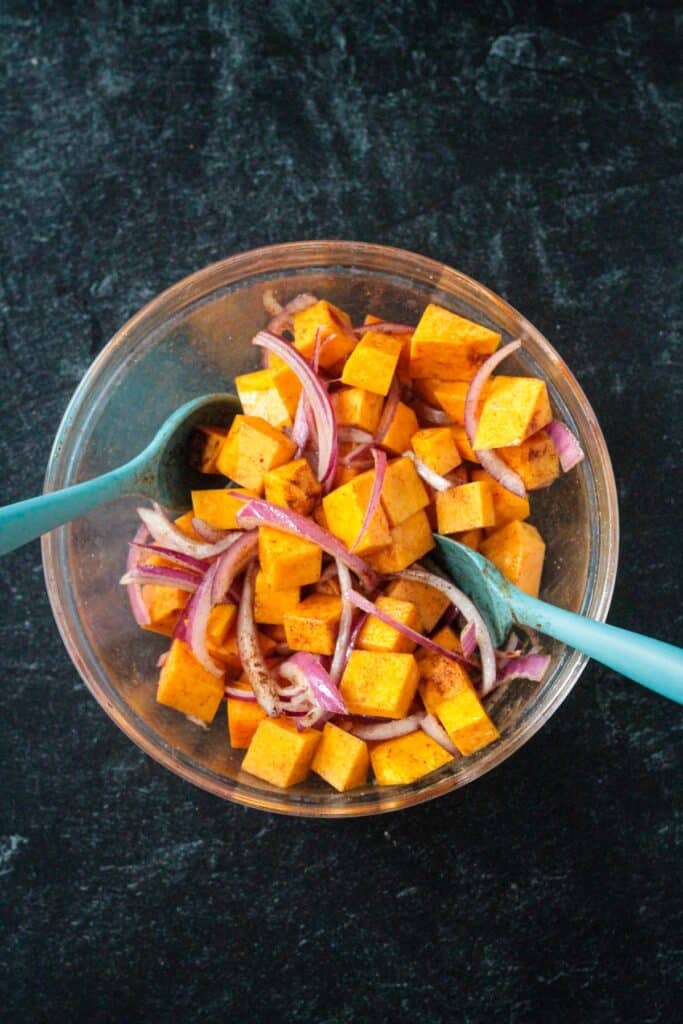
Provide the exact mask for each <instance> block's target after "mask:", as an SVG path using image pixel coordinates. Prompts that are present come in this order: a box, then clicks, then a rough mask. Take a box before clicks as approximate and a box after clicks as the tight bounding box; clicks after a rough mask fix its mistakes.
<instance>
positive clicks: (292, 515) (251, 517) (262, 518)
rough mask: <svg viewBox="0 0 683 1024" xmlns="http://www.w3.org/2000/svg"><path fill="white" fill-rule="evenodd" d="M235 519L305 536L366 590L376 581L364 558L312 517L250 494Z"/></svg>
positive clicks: (245, 524) (242, 524) (247, 524)
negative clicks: (358, 580) (249, 499)
mask: <svg viewBox="0 0 683 1024" xmlns="http://www.w3.org/2000/svg"><path fill="white" fill-rule="evenodd" d="M237 521H238V523H239V524H240V526H245V527H250V526H272V527H273V528H274V529H276V530H282V532H283V533H290V534H292V535H293V536H294V537H305V538H306V540H310V541H311V542H312V543H313V544H317V545H318V547H319V548H322V549H323V551H326V552H327V554H328V555H331V556H332V557H333V558H338V559H339V560H340V561H342V562H344V564H345V565H347V566H348V567H349V569H350V570H351V571H352V572H354V573H355V574H356V576H358V578H359V579H360V580H361V581H362V583H363V585H364V586H365V587H366V588H367V589H368V590H372V588H373V587H375V586H376V585H377V574H376V573H375V572H374V571H373V570H372V569H371V568H370V566H369V565H368V564H367V562H364V561H363V559H362V558H359V557H358V555H354V554H352V553H351V552H350V551H347V550H346V548H345V547H344V545H343V544H342V542H341V541H340V540H339V539H338V538H337V537H334V536H333V535H332V534H331V533H329V532H328V531H327V530H324V529H323V528H322V526H318V524H317V523H316V522H315V521H314V520H313V519H307V518H306V516H300V515H298V513H296V512H291V511H290V510H289V509H286V508H280V506H279V505H271V504H270V502H268V501H263V500H262V499H260V498H254V499H252V500H251V501H250V502H249V503H248V504H247V505H245V506H244V508H241V509H240V510H239V512H238V513H237Z"/></svg>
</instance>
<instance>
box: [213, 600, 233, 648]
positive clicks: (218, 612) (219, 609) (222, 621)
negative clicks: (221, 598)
mask: <svg viewBox="0 0 683 1024" xmlns="http://www.w3.org/2000/svg"><path fill="white" fill-rule="evenodd" d="M236 619H237V605H234V604H229V603H228V602H227V601H226V602H225V603H222V604H215V605H214V606H213V608H212V609H211V611H210V612H209V618H208V621H207V623H206V636H207V639H209V640H211V641H212V642H213V643H214V644H219V645H220V644H222V643H224V642H225V641H226V640H227V638H228V634H229V633H230V630H231V629H232V627H233V626H234V625H235V620H236Z"/></svg>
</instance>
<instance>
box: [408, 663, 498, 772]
mask: <svg viewBox="0 0 683 1024" xmlns="http://www.w3.org/2000/svg"><path fill="white" fill-rule="evenodd" d="M444 646H445V645H444ZM420 696H421V697H422V700H423V703H424V706H425V707H426V708H427V711H429V713H430V714H432V715H436V717H437V718H438V719H439V721H440V722H441V724H442V725H443V727H444V729H445V730H446V732H447V733H448V735H449V736H450V738H451V740H452V741H453V743H454V744H455V746H456V747H457V748H458V751H459V752H460V753H461V754H463V755H467V754H473V753H474V752H475V751H476V750H480V749H481V748H482V747H485V746H487V745H488V744H489V743H492V742H493V741H494V740H497V739H498V737H499V733H498V730H497V729H496V727H495V725H494V724H493V722H492V721H491V719H490V718H489V716H488V715H487V713H486V710H485V708H484V706H483V704H482V703H481V701H480V700H479V697H478V696H477V694H476V692H475V689H474V686H473V685H472V680H471V679H470V677H469V674H468V673H467V670H466V669H465V668H463V666H462V665H457V664H456V663H455V662H453V661H449V659H448V658H444V656H443V655H441V654H435V653H434V652H432V651H428V652H427V654H426V655H425V657H424V658H422V659H421V660H420Z"/></svg>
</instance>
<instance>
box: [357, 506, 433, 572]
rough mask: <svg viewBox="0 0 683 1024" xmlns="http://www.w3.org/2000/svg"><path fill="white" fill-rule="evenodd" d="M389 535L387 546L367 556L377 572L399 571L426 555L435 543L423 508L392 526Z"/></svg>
mask: <svg viewBox="0 0 683 1024" xmlns="http://www.w3.org/2000/svg"><path fill="white" fill-rule="evenodd" d="M390 536H391V542H390V544H389V545H388V547H385V548H382V549H381V550H380V551H375V552H374V554H372V555H369V556H368V561H369V562H370V564H371V565H372V566H373V568H375V569H376V570H377V571H378V572H383V573H390V572H400V571H401V569H406V568H407V567H408V566H409V565H412V564H413V562H416V561H417V560H418V559H419V558H422V557H423V556H424V555H426V554H427V552H428V551H431V550H432V548H433V547H434V544H435V541H434V537H433V536H432V528H431V525H430V523H429V519H428V518H427V514H426V513H425V511H424V510H423V509H420V511H419V512H415V513H414V514H413V515H412V516H410V517H409V518H408V519H405V520H404V521H403V522H402V523H399V525H398V526H393V527H392V528H391V530H390Z"/></svg>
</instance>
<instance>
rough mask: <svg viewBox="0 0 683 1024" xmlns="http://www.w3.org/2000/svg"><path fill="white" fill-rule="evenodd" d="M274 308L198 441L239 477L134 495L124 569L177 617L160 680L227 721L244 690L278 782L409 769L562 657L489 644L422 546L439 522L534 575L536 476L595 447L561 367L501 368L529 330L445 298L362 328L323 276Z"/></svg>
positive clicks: (132, 587) (195, 712) (467, 743)
mask: <svg viewBox="0 0 683 1024" xmlns="http://www.w3.org/2000/svg"><path fill="white" fill-rule="evenodd" d="M264 306H265V307H266V309H267V311H268V312H269V314H270V315H271V317H272V319H271V321H270V323H269V324H268V327H267V329H265V330H263V331H260V332H259V333H258V334H257V335H256V337H255V338H254V339H253V344H254V345H255V346H256V347H257V348H258V349H259V350H260V351H261V353H262V363H263V368H262V369H260V370H257V371H255V372H253V373H247V374H244V375H242V376H240V377H238V378H237V379H236V381H235V384H236V388H237V393H238V395H239V398H240V401H241V404H242V409H243V415H238V416H236V417H235V419H234V421H233V423H232V425H231V426H230V428H229V429H228V428H225V429H222V428H218V427H208V426H207V427H202V428H200V430H199V431H198V434H197V438H196V441H197V443H196V445H195V446H194V454H193V459H194V461H195V463H196V465H197V467H198V468H199V469H201V470H202V471H203V472H205V473H207V474H221V475H222V476H223V477H225V478H227V480H228V483H227V486H225V487H219V488H218V489H216V488H215V486H214V488H212V489H206V490H199V491H194V492H193V493H192V510H191V511H189V512H187V513H186V514H185V515H182V516H181V517H180V518H179V519H176V520H175V522H171V520H170V519H169V518H168V517H167V516H166V514H165V513H164V512H163V510H162V509H161V508H159V507H158V506H154V507H153V508H152V509H143V508H141V509H139V514H140V518H141V520H142V525H141V527H140V529H139V530H138V532H137V534H136V536H135V538H134V540H133V542H132V544H131V546H130V553H129V557H128V563H127V567H126V573H125V575H124V576H123V578H122V580H121V582H122V583H124V584H125V585H126V586H127V587H128V593H129V596H130V600H131V606H132V609H133V613H134V615H135V617H136V620H137V622H138V623H139V624H140V625H141V626H142V627H143V628H145V629H149V630H152V631H154V632H157V633H162V634H164V635H166V636H169V637H171V646H170V649H169V650H168V651H167V652H166V653H165V654H163V655H162V656H161V658H160V659H159V663H158V664H159V667H160V669H161V672H160V677H159V684H158V690H157V700H158V701H159V702H160V703H161V704H164V705H166V706H168V707H170V708H174V709H175V710H176V711H179V712H182V713H183V714H185V715H187V716H188V717H190V718H191V719H192V720H194V721H196V722H198V723H199V724H206V725H208V724H209V723H210V722H212V721H213V719H214V717H215V715H216V713H217V711H218V709H219V706H220V705H221V703H222V701H223V699H224V698H227V718H228V737H229V742H230V744H231V746H232V747H233V748H235V749H237V750H246V754H245V756H244V760H243V762H242V769H243V770H244V771H245V772H249V773H251V775H254V776H257V777H258V778H260V779H263V780H265V781H267V782H269V783H271V784H273V785H275V786H280V787H288V786H292V785H295V784H296V783H298V782H301V781H303V780H304V779H305V778H306V777H307V776H308V774H309V772H311V771H312V772H314V773H316V774H317V775H318V776H320V778H322V779H324V780H325V781H326V782H327V783H329V784H330V785H331V786H333V787H334V788H335V789H336V790H338V791H340V792H344V791H346V790H349V789H352V788H354V787H356V786H361V785H363V784H365V783H366V782H367V778H368V772H369V771H370V769H371V770H372V772H373V774H374V778H375V781H376V782H377V783H378V784H380V785H396V784H401V783H410V782H414V781H415V780H416V779H419V778H420V777H422V776H423V775H426V774H428V773H429V772H432V771H435V770H436V769H438V768H440V767H442V766H443V765H445V764H447V763H448V762H450V761H452V760H453V759H454V758H458V757H466V756H468V755H471V754H473V753H475V752H476V751H478V750H480V749H482V748H483V747H485V746H487V745H488V744H490V743H494V742H495V741H496V740H497V739H498V738H499V733H498V730H497V728H496V726H495V724H494V722H493V721H492V719H491V718H490V717H489V715H488V714H487V711H486V703H487V698H488V695H489V694H491V692H492V691H493V690H494V689H495V688H496V687H498V686H500V685H506V684H508V683H509V682H510V681H511V680H513V679H515V678H520V677H524V678H530V679H534V680H538V681H540V680H541V679H542V678H543V676H544V674H545V673H546V671H547V669H548V664H549V661H550V659H549V657H548V656H547V655H545V654H543V653H542V652H541V651H540V650H539V649H538V648H537V647H536V646H534V644H533V643H532V640H531V638H529V637H523V636H521V635H517V634H516V633H513V634H511V635H510V637H509V638H508V640H507V643H506V644H505V647H504V649H503V650H494V647H493V643H492V640H491V637H490V634H489V631H488V628H487V626H486V623H485V621H484V619H483V618H482V616H481V614H480V613H479V611H478V610H477V608H476V607H475V606H474V605H473V603H472V602H471V601H470V600H469V599H468V598H467V597H466V595H465V594H463V593H462V592H461V591H460V590H458V589H457V587H456V586H454V585H453V584H452V583H451V582H450V581H447V580H445V579H444V578H443V577H442V576H441V575H439V574H438V572H435V571H433V569H430V568H427V567H425V566H424V565H423V564H421V563H422V560H424V559H425V557H426V556H428V555H429V552H430V550H431V549H432V548H433V547H434V539H433V535H432V531H433V530H436V531H438V532H439V533H442V534H448V535H450V536H452V537H454V538H455V539H456V540H459V541H461V542H462V543H464V544H468V545H470V546H471V547H473V548H475V549H477V550H479V551H480V552H481V553H482V554H483V555H485V556H486V557H487V558H489V559H490V560H491V561H492V562H494V563H495V565H497V566H498V568H499V569H500V570H501V572H502V573H503V574H504V575H505V576H507V577H508V578H509V579H510V580H511V581H512V582H513V583H515V584H516V585H517V586H518V587H520V588H521V589H522V590H524V591H526V592H527V593H529V594H532V595H537V594H538V590H539V586H540V581H541V574H542V569H543V558H544V553H545V544H544V542H543V539H542V537H541V535H540V534H539V532H538V530H537V529H536V528H535V527H534V526H532V525H531V524H530V523H528V522H527V521H526V520H527V519H528V517H529V515H530V505H529V496H528V492H529V491H533V490H537V489H539V488H542V487H548V486H549V485H550V484H552V483H553V481H554V480H555V479H556V478H557V477H558V476H559V474H560V471H561V470H563V471H565V472H566V471H568V470H570V469H571V468H572V467H573V466H574V465H576V463H577V462H578V461H580V459H581V458H582V457H583V455H582V452H581V449H580V448H579V446H578V443H577V441H576V439H575V438H574V437H573V435H572V434H571V433H570V432H569V430H568V429H567V427H566V426H564V425H563V424H561V423H558V422H556V421H553V418H552V412H551V408H550V402H549V398H548V393H547V388H546V385H545V383H544V381H541V380H538V379H536V378H534V377H512V376H503V375H502V374H498V375H496V376H495V377H493V376H492V375H491V374H492V371H493V370H494V369H495V368H496V367H497V366H498V365H499V363H502V361H503V360H504V359H505V358H506V357H507V356H508V355H510V354H511V353H512V352H514V351H515V350H516V349H518V348H519V347H520V344H521V343H520V341H513V342H510V343H509V344H507V345H504V346H503V347H499V346H500V342H501V336H500V334H498V333H497V332H496V331H493V330H490V329H489V328H487V327H484V326H482V325H480V324H477V323H474V322H473V321H471V320H467V319H465V318H463V317H461V316H458V315H456V314H455V313H452V312H450V311H449V310H447V309H443V308H441V307H439V306H436V305H428V306H427V307H426V309H425V310H424V312H423V314H422V316H421V318H420V321H419V323H418V324H417V326H416V327H412V326H409V325H407V324H401V323H390V322H387V321H384V320H381V319H380V318H378V317H376V316H370V315H369V316H367V317H366V318H365V322H364V323H363V325H362V326H357V327H354V326H353V325H352V322H351V319H350V317H349V316H348V315H347V314H346V313H345V312H344V311H343V310H341V309H338V308H336V307H335V306H333V305H332V304H331V303H330V302H328V301H326V300H325V299H318V298H317V297H316V296H313V295H298V296H296V298H294V299H293V300H292V301H291V302H289V303H288V304H287V305H286V306H284V307H282V306H281V305H280V303H279V302H278V301H277V299H276V298H275V296H274V295H273V294H272V293H267V294H266V295H265V296H264ZM212 482H213V483H214V484H215V480H214V481H212ZM150 535H151V536H150Z"/></svg>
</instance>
